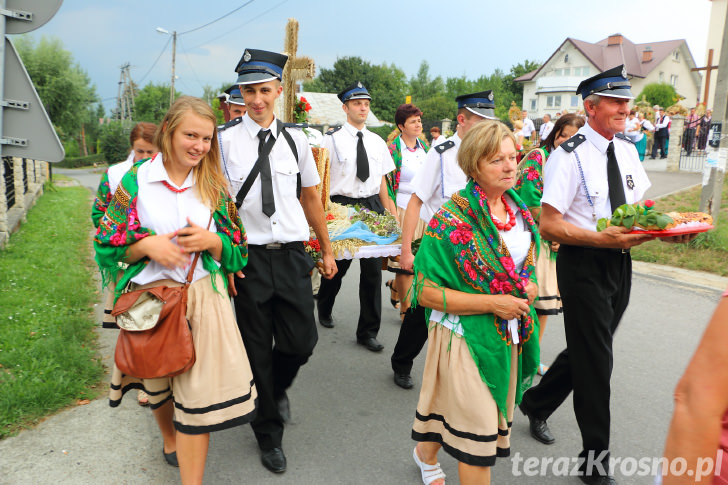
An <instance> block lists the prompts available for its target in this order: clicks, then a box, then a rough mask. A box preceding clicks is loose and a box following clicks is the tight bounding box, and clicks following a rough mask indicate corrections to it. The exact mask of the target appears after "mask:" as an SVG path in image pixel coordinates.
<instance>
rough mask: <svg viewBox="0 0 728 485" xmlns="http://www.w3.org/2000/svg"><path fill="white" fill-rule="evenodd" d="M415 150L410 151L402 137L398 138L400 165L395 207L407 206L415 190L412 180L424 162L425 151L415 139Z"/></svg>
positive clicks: (404, 207) (403, 207)
mask: <svg viewBox="0 0 728 485" xmlns="http://www.w3.org/2000/svg"><path fill="white" fill-rule="evenodd" d="M415 143H416V145H415V151H413V152H411V151H410V150H409V149H408V148H407V145H405V143H404V141H402V138H401V137H400V138H399V146H400V150H401V152H400V153H401V154H402V166H401V167H400V171H399V189H398V190H397V207H401V208H402V209H406V208H407V204H408V203H409V200H410V197H412V193H413V192H414V190H415V187H414V185H412V180H413V179H414V178H415V175H417V174H418V173H419V172H420V170H421V169H422V165H423V164H424V163H425V158H426V157H427V152H426V151H425V149H424V148H423V147H422V143H421V142H420V141H419V140H417V141H416V142H415Z"/></svg>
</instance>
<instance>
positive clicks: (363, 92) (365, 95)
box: [337, 81, 372, 103]
mask: <svg viewBox="0 0 728 485" xmlns="http://www.w3.org/2000/svg"><path fill="white" fill-rule="evenodd" d="M337 96H338V97H339V100H340V101H341V102H342V103H346V102H347V101H352V100H354V99H369V100H371V99H372V97H371V95H370V94H369V91H367V88H365V87H364V85H363V84H362V83H361V81H356V82H354V83H353V84H351V85H350V86H347V87H346V88H344V90H343V91H341V92H340V93H339V94H337Z"/></svg>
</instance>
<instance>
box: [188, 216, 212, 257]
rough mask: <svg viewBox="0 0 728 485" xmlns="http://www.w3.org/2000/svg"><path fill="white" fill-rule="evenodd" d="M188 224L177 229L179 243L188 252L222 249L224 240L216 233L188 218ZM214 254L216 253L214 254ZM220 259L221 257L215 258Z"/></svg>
mask: <svg viewBox="0 0 728 485" xmlns="http://www.w3.org/2000/svg"><path fill="white" fill-rule="evenodd" d="M187 224H188V225H187V226H185V227H183V228H182V229H179V230H178V231H177V244H178V245H179V246H180V247H181V248H182V249H184V251H185V252H187V253H196V252H200V251H210V252H211V253H212V252H213V251H214V250H215V249H218V248H219V249H220V250H222V241H220V238H219V237H217V235H216V234H215V233H212V232H210V231H208V230H207V229H205V228H204V227H202V226H198V225H197V224H195V223H194V222H192V221H191V220H190V218H189V217H188V218H187ZM213 256H214V255H213ZM215 259H219V258H215Z"/></svg>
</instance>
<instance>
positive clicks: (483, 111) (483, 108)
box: [392, 91, 498, 389]
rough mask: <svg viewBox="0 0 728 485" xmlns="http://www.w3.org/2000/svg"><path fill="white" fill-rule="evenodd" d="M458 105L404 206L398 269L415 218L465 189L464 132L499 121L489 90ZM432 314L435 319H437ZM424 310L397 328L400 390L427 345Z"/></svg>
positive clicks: (409, 260)
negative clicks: (452, 124) (447, 133)
mask: <svg viewBox="0 0 728 485" xmlns="http://www.w3.org/2000/svg"><path fill="white" fill-rule="evenodd" d="M455 101H457V103H458V114H457V123H458V124H457V128H456V129H455V134H454V135H453V136H451V137H450V138H448V139H447V140H446V141H444V142H442V143H440V144H439V145H436V146H434V147H433V149H432V150H430V151H429V152H427V157H426V158H425V162H424V163H423V165H422V168H421V169H420V170H419V171H418V172H417V175H415V178H414V180H413V181H412V185H413V186H414V187H415V191H414V193H413V194H412V197H411V198H410V200H409V203H408V204H407V209H406V210H405V215H404V224H403V227H402V254H401V255H400V259H399V266H400V268H402V269H404V270H407V271H412V264H413V262H414V259H415V257H414V255H413V254H412V238H413V237H414V233H415V228H416V227H417V221H418V219H422V220H423V221H425V222H428V221H429V220H430V219H432V216H433V214H434V213H435V212H437V210H438V209H439V208H440V206H442V204H444V203H445V202H446V201H448V200H449V199H450V196H452V194H454V193H455V192H457V191H459V190H462V189H464V188H465V184H466V183H467V181H468V178H467V176H466V175H465V173H464V172H463V171H462V170H461V169H460V166H459V165H458V148H459V147H460V141H461V140H462V138H463V137H464V136H465V133H467V132H468V130H469V129H470V128H471V127H472V126H474V125H475V124H476V123H479V122H481V121H485V120H495V119H498V118H496V116H495V101H494V100H493V92H492V91H481V92H479V93H473V94H463V95H461V96H458V97H457V98H455ZM436 313H437V312H435V317H433V319H435V318H436V317H437V314H436ZM427 328H428V327H427V322H426V321H425V308H424V307H423V306H422V305H417V306H416V307H415V308H412V309H410V310H409V311H408V312H407V313H406V314H405V316H404V320H403V321H402V326H401V327H400V329H399V337H398V338H397V344H396V345H395V346H394V352H393V353H392V370H393V371H394V383H395V384H397V385H398V386H399V387H401V388H403V389H411V388H412V387H413V386H414V383H413V382H412V376H411V375H410V371H411V370H412V365H413V362H414V359H415V357H417V355H418V354H419V353H420V351H422V347H424V345H425V342H427Z"/></svg>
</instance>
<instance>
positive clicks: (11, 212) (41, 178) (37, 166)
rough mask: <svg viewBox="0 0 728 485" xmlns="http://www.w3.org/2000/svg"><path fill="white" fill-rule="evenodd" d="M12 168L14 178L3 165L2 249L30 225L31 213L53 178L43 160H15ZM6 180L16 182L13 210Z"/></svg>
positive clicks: (0, 203)
mask: <svg viewBox="0 0 728 485" xmlns="http://www.w3.org/2000/svg"><path fill="white" fill-rule="evenodd" d="M10 167H11V170H12V174H6V173H5V170H6V167H5V164H4V163H0V248H3V247H5V245H6V244H7V242H8V240H9V239H10V235H11V234H12V233H13V232H15V231H17V230H18V228H19V227H20V225H21V224H22V223H23V222H25V221H26V215H27V213H28V210H30V208H31V207H33V205H34V204H35V201H36V200H38V198H39V197H40V196H41V195H42V194H43V184H44V183H45V181H46V180H48V174H49V166H48V162H42V161H39V160H30V159H26V158H18V157H13V158H12V161H11V163H10ZM24 174H25V178H26V182H27V188H26V182H24V180H23V177H24ZM6 179H10V180H11V181H12V186H13V189H14V190H15V201H14V203H13V204H12V206H10V207H9V206H8V201H9V198H8V194H7V189H6V188H7V184H6Z"/></svg>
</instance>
